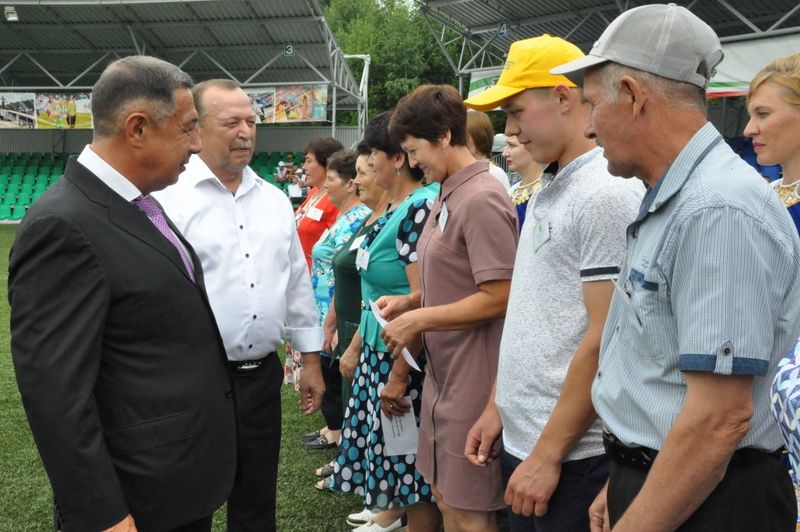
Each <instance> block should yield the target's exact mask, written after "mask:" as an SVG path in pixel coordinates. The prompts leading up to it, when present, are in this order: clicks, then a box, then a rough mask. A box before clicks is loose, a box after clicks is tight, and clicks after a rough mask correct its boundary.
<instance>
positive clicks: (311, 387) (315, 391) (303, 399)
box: [300, 353, 325, 416]
mask: <svg viewBox="0 0 800 532" xmlns="http://www.w3.org/2000/svg"><path fill="white" fill-rule="evenodd" d="M324 393H325V383H324V382H323V380H322V369H321V367H320V360H319V354H317V353H303V371H302V372H301V373H300V410H301V411H302V412H303V413H304V414H305V415H307V416H308V415H311V414H313V413H314V412H316V411H317V410H319V407H320V406H322V395H323V394H324Z"/></svg>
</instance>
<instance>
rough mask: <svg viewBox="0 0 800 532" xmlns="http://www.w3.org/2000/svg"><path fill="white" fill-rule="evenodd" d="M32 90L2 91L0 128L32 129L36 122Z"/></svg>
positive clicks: (0, 98)
mask: <svg viewBox="0 0 800 532" xmlns="http://www.w3.org/2000/svg"><path fill="white" fill-rule="evenodd" d="M35 99H36V95H35V94H34V93H32V92H0V129H30V128H33V127H34V125H35V124H36V112H35V110H34V101H35Z"/></svg>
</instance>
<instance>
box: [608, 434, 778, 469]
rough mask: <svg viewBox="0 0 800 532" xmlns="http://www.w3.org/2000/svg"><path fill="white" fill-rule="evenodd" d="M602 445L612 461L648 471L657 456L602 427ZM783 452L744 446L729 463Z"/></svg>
mask: <svg viewBox="0 0 800 532" xmlns="http://www.w3.org/2000/svg"><path fill="white" fill-rule="evenodd" d="M603 447H604V448H605V450H606V454H607V455H608V457H609V458H610V459H611V460H614V462H616V463H618V464H619V465H623V466H628V467H634V468H636V469H641V470H642V471H648V470H649V469H650V467H651V466H652V465H653V462H654V461H655V459H656V456H658V451H656V450H655V449H651V448H649V447H639V446H631V445H625V444H624V443H622V442H621V441H620V440H619V438H617V437H616V436H615V435H614V434H613V433H612V432H610V431H608V430H606V429H603ZM785 453H786V449H785V448H783V447H781V448H780V449H778V450H776V451H762V450H760V449H753V448H752V447H746V448H744V449H738V450H737V451H736V452H734V453H733V456H731V460H730V462H729V465H741V464H749V463H753V462H754V461H756V460H760V459H762V458H765V457H772V458H775V459H780V458H781V457H782V456H783V454H785Z"/></svg>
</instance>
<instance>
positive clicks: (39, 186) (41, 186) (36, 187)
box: [33, 181, 50, 194]
mask: <svg viewBox="0 0 800 532" xmlns="http://www.w3.org/2000/svg"><path fill="white" fill-rule="evenodd" d="M49 184H50V183H48V182H47V181H45V182H43V183H42V182H37V183H36V184H35V185H33V193H34V194H36V193H37V192H44V191H45V190H47V186H48V185H49Z"/></svg>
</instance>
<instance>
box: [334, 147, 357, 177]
mask: <svg viewBox="0 0 800 532" xmlns="http://www.w3.org/2000/svg"><path fill="white" fill-rule="evenodd" d="M357 158H358V153H356V152H354V151H353V150H339V151H337V152H336V153H334V154H333V155H331V156H330V157H328V166H327V168H328V170H333V171H334V172H336V173H337V174H339V178H340V179H341V180H342V181H344V182H345V183H346V182H348V181H350V180H351V179H353V178H354V177H355V176H356V159H357Z"/></svg>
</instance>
